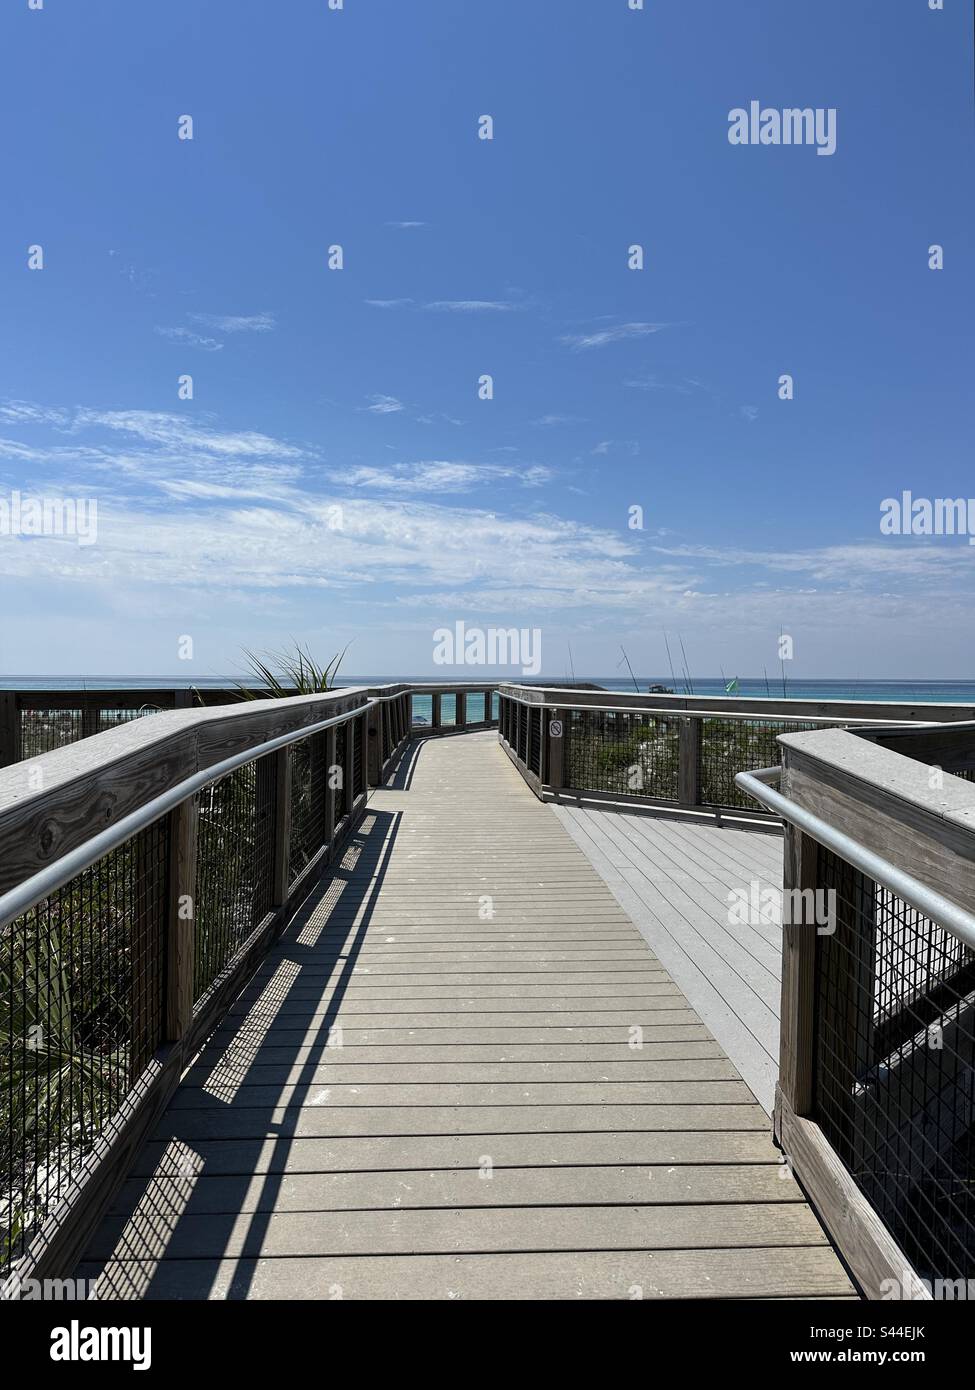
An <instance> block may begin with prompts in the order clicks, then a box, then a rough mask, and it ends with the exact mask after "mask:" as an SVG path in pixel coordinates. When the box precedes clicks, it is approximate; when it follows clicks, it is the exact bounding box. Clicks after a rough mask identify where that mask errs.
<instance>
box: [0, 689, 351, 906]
mask: <svg viewBox="0 0 975 1390" xmlns="http://www.w3.org/2000/svg"><path fill="white" fill-rule="evenodd" d="M368 701H369V696H368V694H367V692H366V690H365V689H363V688H354V687H353V688H347V689H344V690H339V691H335V692H330V693H329V694H326V695H298V696H291V697H289V698H287V699H283V700H248V701H242V702H241V703H239V704H236V705H217V706H213V707H210V708H206V709H190V710H175V711H171V712H164V713H162V714H157V715H154V716H153V717H152V718H151V719H138V720H133V721H132V722H131V723H128V724H125V725H120V726H119V727H118V728H115V729H108V730H106V731H105V732H104V733H101V734H94V735H93V736H92V737H91V738H86V739H82V740H80V741H79V742H77V743H71V744H67V745H66V746H65V747H63V748H56V749H54V750H53V751H52V752H50V753H44V754H42V755H41V756H40V757H37V758H32V759H30V760H28V761H27V762H21V763H14V764H12V765H11V766H10V767H6V768H0V892H4V891H6V890H7V889H8V888H12V887H14V886H15V885H16V884H18V883H21V882H22V881H23V880H24V879H25V878H29V877H30V876H31V875H32V874H34V873H37V872H38V870H40V869H43V868H45V867H46V866H47V865H48V864H50V863H52V862H53V861H54V860H56V859H59V858H61V856H62V855H64V854H67V853H68V852H69V851H70V850H72V849H75V848H77V846H78V845H80V844H82V843H83V842H84V841H85V840H87V839H90V838H91V837H92V836H93V835H94V834H96V833H97V832H98V831H101V830H104V829H106V828H107V827H108V826H109V825H111V824H113V823H114V822H115V821H117V820H120V819H121V818H122V817H123V816H125V815H128V814H129V813H130V812H132V811H135V810H137V809H138V808H139V807H140V806H143V805H145V804H146V802H149V801H152V800H153V799H154V798H155V797H157V796H159V795H161V794H162V793H163V792H165V791H168V790H169V789H170V788H172V787H175V786H177V785H178V784H179V783H180V782H182V781H184V780H185V779H186V778H187V777H189V776H191V775H192V774H193V773H195V772H200V771H202V770H203V769H205V768H208V767H212V766H214V765H215V764H217V763H220V762H222V761H223V760H224V759H225V758H228V757H230V756H232V755H233V754H235V753H241V752H244V751H245V750H246V749H247V748H256V747H258V746H259V745H260V744H262V743H266V742H268V741H269V740H270V739H273V738H276V737H278V736H280V735H282V734H286V733H290V732H291V731H293V730H295V729H300V728H302V727H304V726H306V725H311V724H315V723H316V722H318V721H320V720H322V719H328V718H330V717H331V716H333V715H338V714H345V713H353V712H354V711H355V710H357V709H359V708H361V707H363V706H364V705H366V704H367V703H368Z"/></svg>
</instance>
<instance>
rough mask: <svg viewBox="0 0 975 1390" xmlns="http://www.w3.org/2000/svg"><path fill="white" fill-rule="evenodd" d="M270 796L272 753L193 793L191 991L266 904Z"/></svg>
mask: <svg viewBox="0 0 975 1390" xmlns="http://www.w3.org/2000/svg"><path fill="white" fill-rule="evenodd" d="M274 799H275V776H274V759H273V757H264V758H258V759H257V761H256V762H253V763H247V764H246V765H245V766H244V767H239V768H238V769H237V770H236V772H231V773H230V774H229V775H228V776H226V777H222V778H221V779H220V781H219V782H214V783H213V784H212V785H211V786H209V787H206V788H204V790H203V791H202V792H200V794H199V831H198V851H197V856H198V857H197V889H196V962H195V970H194V981H193V983H194V999H199V998H200V996H201V995H202V994H204V993H205V992H206V990H207V989H208V988H209V987H210V985H211V984H212V983H213V981H214V980H215V979H216V977H217V976H218V975H219V974H220V972H221V970H223V969H224V967H225V966H226V965H228V964H229V963H230V961H231V960H232V959H233V957H234V956H235V955H236V954H237V952H238V951H239V950H240V948H241V946H242V945H243V944H244V942H245V941H246V939H247V937H248V936H249V935H250V933H251V932H252V931H253V930H254V928H255V927H256V926H258V925H259V924H260V923H261V922H262V921H263V920H264V918H265V917H266V916H267V914H268V912H269V911H270V907H271V896H272V886H273V870H274V845H273V831H274Z"/></svg>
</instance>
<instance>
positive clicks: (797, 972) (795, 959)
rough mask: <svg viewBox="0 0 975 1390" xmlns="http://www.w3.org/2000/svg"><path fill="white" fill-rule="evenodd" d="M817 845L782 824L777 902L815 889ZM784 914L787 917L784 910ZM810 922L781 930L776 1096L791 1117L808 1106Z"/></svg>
mask: <svg viewBox="0 0 975 1390" xmlns="http://www.w3.org/2000/svg"><path fill="white" fill-rule="evenodd" d="M818 855H819V846H818V845H817V844H816V841H815V840H812V839H810V837H809V836H808V835H804V834H803V833H802V831H800V830H797V829H796V827H795V826H794V825H790V824H788V823H786V825H785V830H784V841H783V849H782V886H783V894H782V901H783V904H788V903H792V902H798V901H802V899H800V898H799V897H798V895H797V894H796V893H793V892H792V890H793V889H797V890H799V891H802V890H804V889H807V888H812V889H815V888H816V877H817V859H818ZM783 915H784V916H787V917H791V916H792V915H793V914H792V913H791V912H787V913H784V914H783ZM815 987H816V924H815V922H812V923H809V924H806V923H804V922H792V921H786V922H785V923H784V924H783V928H782V1022H781V1029H780V1034H779V1084H778V1093H777V1096H776V1134H778V1133H779V1113H778V1111H779V1105H778V1099H779V1096H780V1095H781V1097H782V1098H783V1099H785V1100H786V1101H787V1102H788V1104H789V1106H790V1107H791V1109H792V1113H793V1114H794V1115H809V1114H811V1113H812V1108H813V1065H814V1059H815V1050H816V1038H815Z"/></svg>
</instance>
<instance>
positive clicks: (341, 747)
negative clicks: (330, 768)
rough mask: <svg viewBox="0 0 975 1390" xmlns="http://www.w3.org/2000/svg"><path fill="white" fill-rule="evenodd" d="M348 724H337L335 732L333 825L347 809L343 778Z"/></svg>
mask: <svg viewBox="0 0 975 1390" xmlns="http://www.w3.org/2000/svg"><path fill="white" fill-rule="evenodd" d="M348 732H349V726H348V724H339V726H338V727H337V729H336V730H335V767H336V768H337V769H338V772H337V773H336V775H335V824H336V825H338V823H339V821H340V820H341V819H342V817H343V816H344V815H345V814H346V812H347V811H348V809H349V797H348V788H347V787H346V785H345V783H346V776H345V746H346V739H347V737H348Z"/></svg>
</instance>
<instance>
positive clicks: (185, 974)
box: [163, 796, 200, 1042]
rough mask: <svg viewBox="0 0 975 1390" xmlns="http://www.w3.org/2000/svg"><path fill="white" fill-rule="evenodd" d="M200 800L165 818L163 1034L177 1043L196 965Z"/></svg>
mask: <svg viewBox="0 0 975 1390" xmlns="http://www.w3.org/2000/svg"><path fill="white" fill-rule="evenodd" d="M199 820H200V811H199V799H198V798H197V797H195V796H190V797H187V799H186V800H185V801H183V802H181V803H180V805H179V806H177V807H176V809H175V811H170V813H169V815H168V817H167V823H168V825H167V829H168V839H169V846H168V859H169V876H168V883H167V885H166V913H165V918H164V922H165V932H166V975H165V984H164V989H165V1004H164V1008H163V1036H164V1038H165V1040H166V1042H179V1040H180V1039H181V1038H182V1037H183V1036H184V1034H185V1033H186V1031H187V1029H188V1028H189V1025H190V1021H191V1019H192V1017H193V994H194V990H193V975H194V971H195V965H196V911H197V902H196V883H197V848H198V843H199V833H198V832H199Z"/></svg>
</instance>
